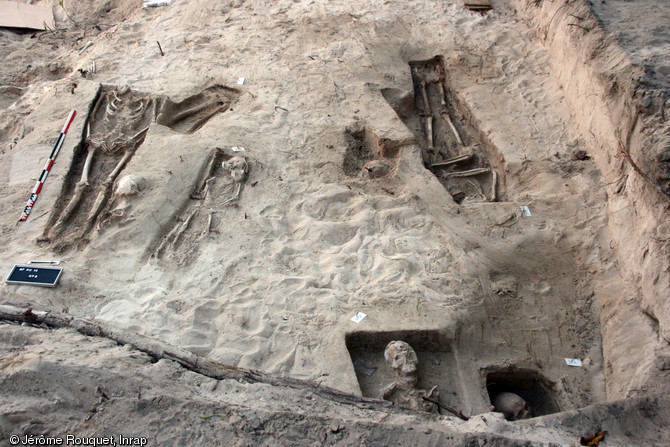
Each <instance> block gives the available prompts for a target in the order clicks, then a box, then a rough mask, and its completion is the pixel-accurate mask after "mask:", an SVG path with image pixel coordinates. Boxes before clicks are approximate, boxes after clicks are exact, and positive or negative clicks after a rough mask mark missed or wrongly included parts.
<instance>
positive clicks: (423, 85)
mask: <svg viewBox="0 0 670 447" xmlns="http://www.w3.org/2000/svg"><path fill="white" fill-rule="evenodd" d="M421 96H422V97H423V104H424V107H425V112H426V113H427V114H428V115H432V114H433V112H431V110H430V101H428V83H427V82H426V80H425V79H423V78H421Z"/></svg>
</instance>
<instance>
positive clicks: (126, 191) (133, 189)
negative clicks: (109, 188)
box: [115, 175, 146, 196]
mask: <svg viewBox="0 0 670 447" xmlns="http://www.w3.org/2000/svg"><path fill="white" fill-rule="evenodd" d="M145 183H146V180H144V177H139V176H135V175H126V176H125V177H123V178H122V179H121V180H119V182H118V183H117V184H116V190H115V194H116V195H117V196H132V195H134V194H137V193H138V192H140V191H142V189H144V185H145Z"/></svg>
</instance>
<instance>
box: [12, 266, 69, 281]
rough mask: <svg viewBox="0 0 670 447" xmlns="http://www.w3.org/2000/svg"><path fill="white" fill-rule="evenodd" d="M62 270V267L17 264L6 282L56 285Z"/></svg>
mask: <svg viewBox="0 0 670 447" xmlns="http://www.w3.org/2000/svg"><path fill="white" fill-rule="evenodd" d="M62 272H63V268H62V267H36V266H35V265H19V264H17V265H15V266H14V268H13V269H12V271H11V272H10V273H9V276H8V277H7V279H6V280H5V282H6V283H7V284H27V285H31V286H42V287H54V286H55V285H56V283H57V282H58V278H60V274H61V273H62Z"/></svg>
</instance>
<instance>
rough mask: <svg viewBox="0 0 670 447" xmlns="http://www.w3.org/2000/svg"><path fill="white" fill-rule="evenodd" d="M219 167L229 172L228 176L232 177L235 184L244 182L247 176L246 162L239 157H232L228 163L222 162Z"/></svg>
mask: <svg viewBox="0 0 670 447" xmlns="http://www.w3.org/2000/svg"><path fill="white" fill-rule="evenodd" d="M221 166H222V167H223V169H226V170H228V171H230V175H231V177H233V180H234V181H235V183H240V182H241V181H242V180H244V178H245V177H246V175H247V170H248V169H249V165H248V164H247V160H246V159H245V158H244V157H240V156H239V155H238V156H235V157H232V158H231V159H229V160H228V161H224V162H223V163H222V164H221Z"/></svg>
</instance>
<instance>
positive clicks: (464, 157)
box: [430, 153, 472, 168]
mask: <svg viewBox="0 0 670 447" xmlns="http://www.w3.org/2000/svg"><path fill="white" fill-rule="evenodd" d="M471 159H472V154H471V153H470V154H464V155H459V156H457V157H453V158H449V159H448V160H444V161H441V162H439V163H433V164H432V165H430V167H431V168H439V167H441V166H449V165H453V164H456V163H460V162H461V161H469V160H471Z"/></svg>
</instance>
